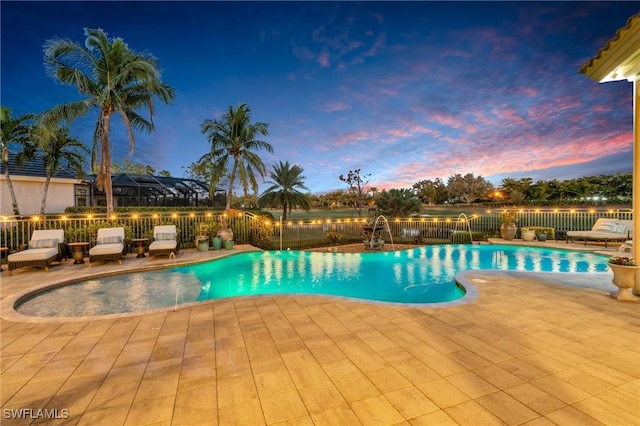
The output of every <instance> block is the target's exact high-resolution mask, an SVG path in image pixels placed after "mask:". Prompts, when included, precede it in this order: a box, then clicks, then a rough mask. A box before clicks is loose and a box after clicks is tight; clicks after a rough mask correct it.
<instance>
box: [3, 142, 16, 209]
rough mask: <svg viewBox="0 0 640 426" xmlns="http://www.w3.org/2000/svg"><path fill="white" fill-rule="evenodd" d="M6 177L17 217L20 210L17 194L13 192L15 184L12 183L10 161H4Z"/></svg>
mask: <svg viewBox="0 0 640 426" xmlns="http://www.w3.org/2000/svg"><path fill="white" fill-rule="evenodd" d="M7 155H8V154H7ZM4 177H5V179H6V180H7V186H8V187H9V193H10V194H11V206H12V207H13V214H14V215H16V216H19V215H20V210H18V200H17V199H16V193H15V191H14V190H13V183H12V182H11V177H10V176H9V162H8V161H4Z"/></svg>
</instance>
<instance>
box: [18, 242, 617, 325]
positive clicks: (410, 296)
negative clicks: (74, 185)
mask: <svg viewBox="0 0 640 426" xmlns="http://www.w3.org/2000/svg"><path fill="white" fill-rule="evenodd" d="M606 261H607V259H606V258H605V257H602V256H598V255H594V254H591V253H583V252H574V251H565V250H554V249H545V248H531V247H518V246H500V245H438V246H427V247H420V248H416V249H411V250H404V251H396V252H384V253H317V252H304V251H270V252H246V253H240V254H236V255H233V256H230V257H226V258H222V259H218V260H214V261H210V262H206V263H201V264H198V265H191V266H180V267H175V268H171V269H164V270H158V271H151V272H142V273H128V274H122V275H117V276H111V277H105V278H99V279H90V280H87V281H83V282H81V283H76V284H70V285H67V286H64V287H60V288H56V289H51V290H47V291H45V292H43V293H40V294H37V295H35V296H33V297H31V298H29V299H27V300H23V301H20V303H19V304H18V306H17V307H16V310H17V311H18V312H20V313H22V314H24V315H30V316H49V317H66V316H86V315H106V314H113V313H126V312H140V311H146V310H150V309H156V308H162V307H169V306H174V305H179V304H184V303H191V302H196V301H204V300H212V299H220V298H226V297H235V296H254V295H276V294H319V295H329V296H340V297H350V298H356V299H365V300H373V301H379V302H391V303H418V304H420V303H440V302H448V301H453V300H456V299H459V298H461V297H462V296H464V294H465V291H464V289H462V288H460V287H459V286H458V285H457V284H456V283H455V280H454V276H455V274H456V273H458V272H459V271H462V270H478V269H491V270H513V271H536V272H574V273H592V272H606V271H607V265H606Z"/></svg>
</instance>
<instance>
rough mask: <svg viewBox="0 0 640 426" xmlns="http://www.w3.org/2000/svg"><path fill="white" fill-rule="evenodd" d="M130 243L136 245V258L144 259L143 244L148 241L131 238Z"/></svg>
mask: <svg viewBox="0 0 640 426" xmlns="http://www.w3.org/2000/svg"><path fill="white" fill-rule="evenodd" d="M131 241H133V242H134V243H136V251H137V253H138V255H137V256H136V257H145V256H144V243H146V242H147V241H149V239H148V238H132V239H131Z"/></svg>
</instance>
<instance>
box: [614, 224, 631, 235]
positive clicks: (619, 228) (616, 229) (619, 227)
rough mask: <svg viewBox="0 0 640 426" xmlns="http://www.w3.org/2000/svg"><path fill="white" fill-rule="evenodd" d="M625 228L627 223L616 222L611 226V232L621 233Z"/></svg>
mask: <svg viewBox="0 0 640 426" xmlns="http://www.w3.org/2000/svg"><path fill="white" fill-rule="evenodd" d="M626 230H627V225H625V224H624V223H616V224H614V225H613V226H612V227H611V232H615V233H618V234H623V233H624V232H625V231H626Z"/></svg>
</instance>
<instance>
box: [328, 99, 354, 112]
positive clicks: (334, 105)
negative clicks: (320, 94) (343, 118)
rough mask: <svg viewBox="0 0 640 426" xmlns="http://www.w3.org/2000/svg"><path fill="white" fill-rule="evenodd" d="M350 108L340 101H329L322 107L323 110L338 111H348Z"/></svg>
mask: <svg viewBox="0 0 640 426" xmlns="http://www.w3.org/2000/svg"><path fill="white" fill-rule="evenodd" d="M350 109H351V106H350V105H347V104H345V103H344V102H341V101H336V102H331V103H328V104H326V105H324V107H323V111H324V112H338V111H349V110H350Z"/></svg>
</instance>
